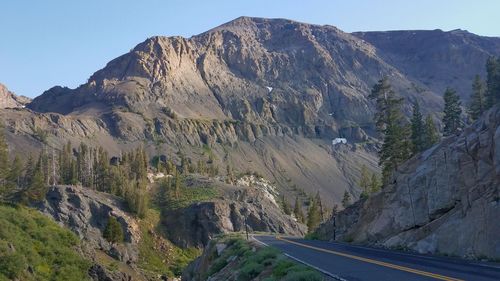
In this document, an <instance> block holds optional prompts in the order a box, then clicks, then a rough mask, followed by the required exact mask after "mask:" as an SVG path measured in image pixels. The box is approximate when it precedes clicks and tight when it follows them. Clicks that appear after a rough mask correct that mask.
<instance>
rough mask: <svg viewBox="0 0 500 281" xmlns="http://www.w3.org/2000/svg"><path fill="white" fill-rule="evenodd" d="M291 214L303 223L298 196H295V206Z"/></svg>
mask: <svg viewBox="0 0 500 281" xmlns="http://www.w3.org/2000/svg"><path fill="white" fill-rule="evenodd" d="M293 214H294V215H295V218H296V219H297V221H298V222H300V223H304V213H303V212H302V204H301V203H300V201H299V197H298V196H297V197H295V206H294V208H293Z"/></svg>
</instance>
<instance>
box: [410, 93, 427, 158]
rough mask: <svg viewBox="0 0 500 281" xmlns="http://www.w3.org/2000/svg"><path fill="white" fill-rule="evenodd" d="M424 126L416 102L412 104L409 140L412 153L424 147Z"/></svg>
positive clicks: (420, 150)
mask: <svg viewBox="0 0 500 281" xmlns="http://www.w3.org/2000/svg"><path fill="white" fill-rule="evenodd" d="M424 131H425V127H424V121H423V120H422V113H421V112H420V105H419V104H418V102H415V103H414V104H413V116H412V118H411V142H412V152H413V154H416V153H419V152H422V151H423V150H424V149H425V140H424V139H425V132H424Z"/></svg>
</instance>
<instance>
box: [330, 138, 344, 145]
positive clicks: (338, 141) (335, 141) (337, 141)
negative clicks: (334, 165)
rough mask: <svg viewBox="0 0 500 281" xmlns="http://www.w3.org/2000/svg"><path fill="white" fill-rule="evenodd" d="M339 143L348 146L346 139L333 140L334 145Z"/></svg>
mask: <svg viewBox="0 0 500 281" xmlns="http://www.w3.org/2000/svg"><path fill="white" fill-rule="evenodd" d="M339 143H342V144H347V139H346V138H335V139H333V140H332V145H336V144H339Z"/></svg>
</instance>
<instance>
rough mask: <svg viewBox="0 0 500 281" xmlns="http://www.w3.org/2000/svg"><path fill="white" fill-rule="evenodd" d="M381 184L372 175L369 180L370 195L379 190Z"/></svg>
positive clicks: (375, 176)
mask: <svg viewBox="0 0 500 281" xmlns="http://www.w3.org/2000/svg"><path fill="white" fill-rule="evenodd" d="M380 187H381V183H380V180H379V178H378V177H377V175H376V174H375V173H372V176H371V179H370V193H375V192H377V191H379V190H380Z"/></svg>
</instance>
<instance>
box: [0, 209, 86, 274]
mask: <svg viewBox="0 0 500 281" xmlns="http://www.w3.org/2000/svg"><path fill="white" fill-rule="evenodd" d="M0 226H1V227H0V280H26V281H29V280H33V281H34V280H37V281H39V280H40V281H43V280H47V281H49V280H51V281H53V280H60V281H63V280H75V281H77V280H78V281H80V280H89V276H88V274H87V272H88V270H89V268H90V265H91V263H90V261H88V260H85V259H84V258H82V257H81V256H80V255H79V254H78V252H77V248H78V245H79V239H78V238H77V237H76V235H75V234H73V233H72V232H71V231H69V230H66V229H63V228H62V227H61V226H58V225H57V224H56V223H55V222H53V221H51V220H50V219H49V218H47V217H46V216H44V215H42V214H40V213H39V212H38V211H36V210H32V209H29V208H26V207H22V206H10V205H4V204H1V205H0Z"/></svg>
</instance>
